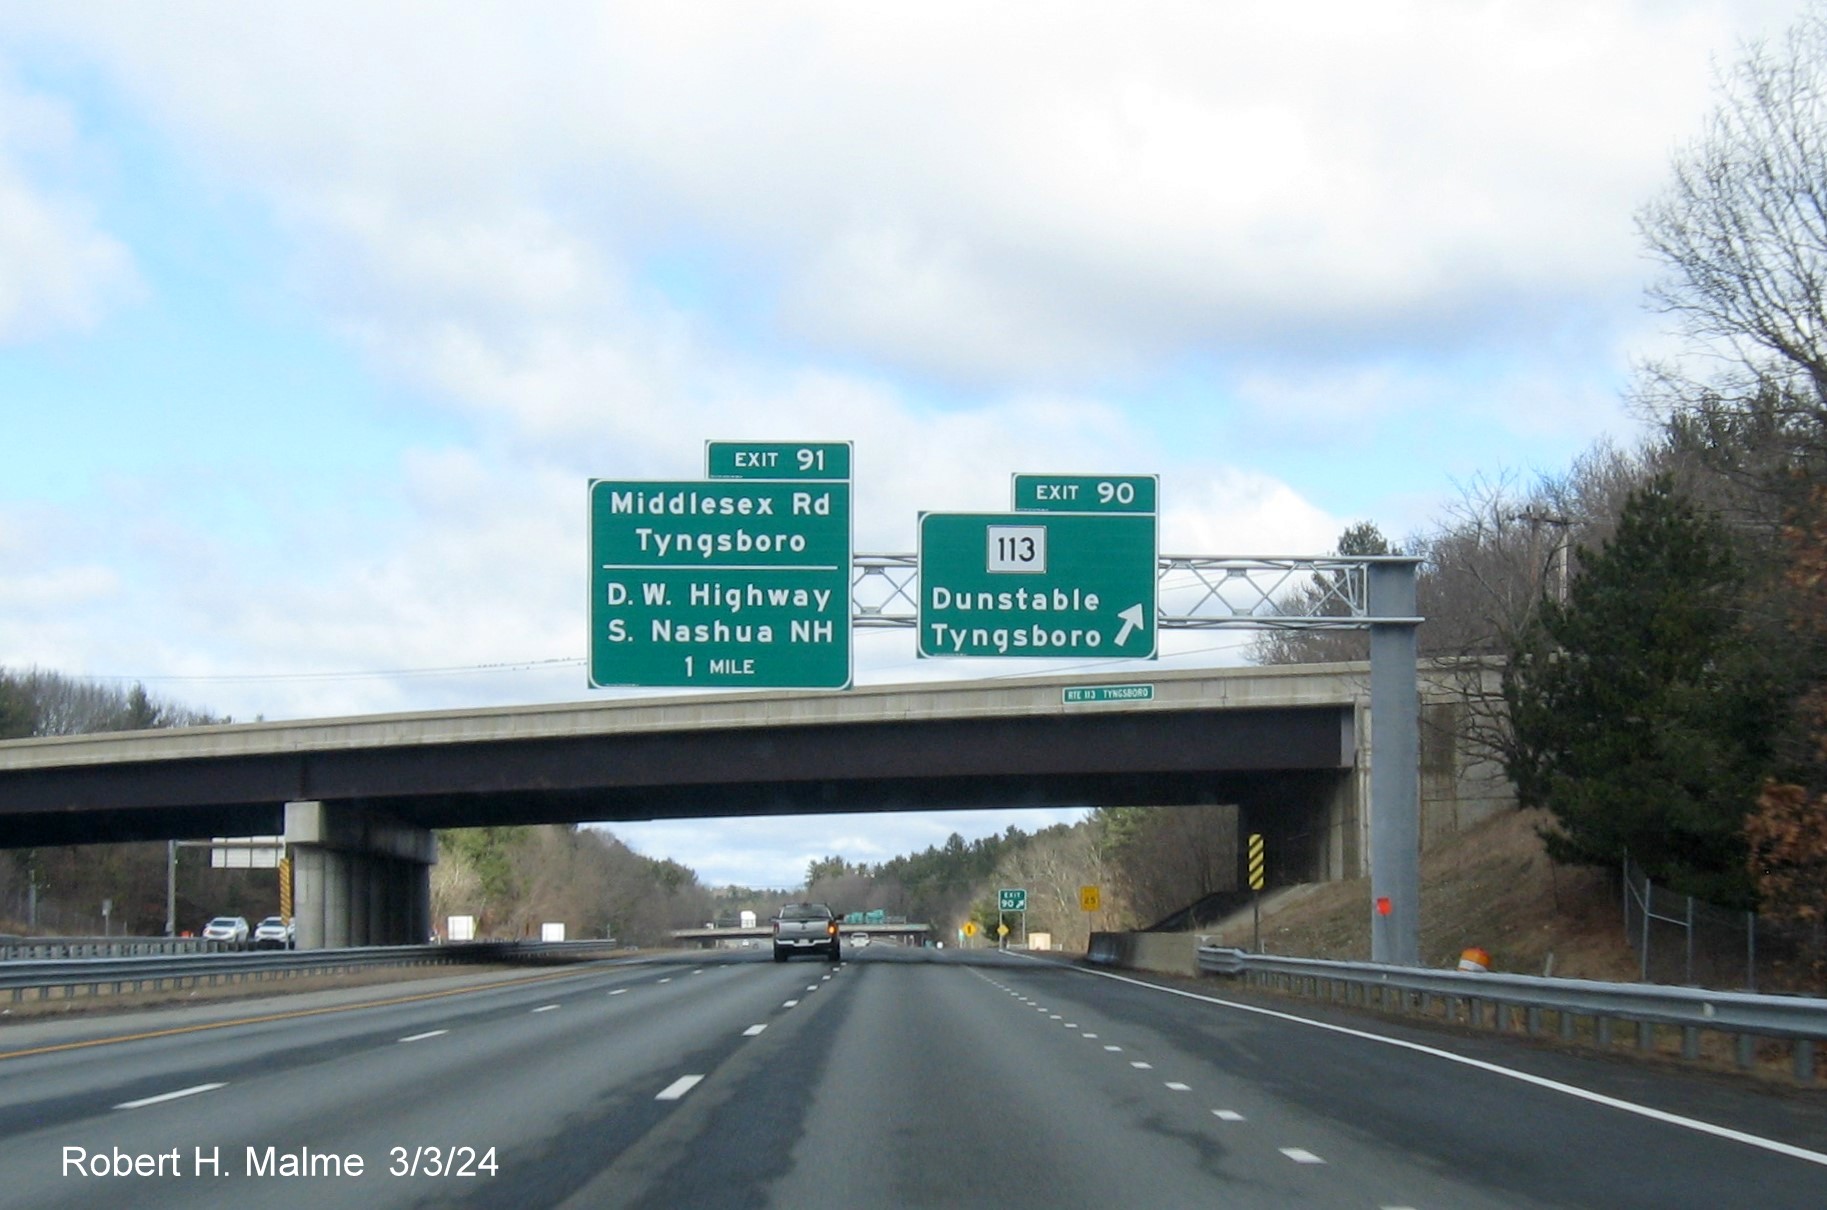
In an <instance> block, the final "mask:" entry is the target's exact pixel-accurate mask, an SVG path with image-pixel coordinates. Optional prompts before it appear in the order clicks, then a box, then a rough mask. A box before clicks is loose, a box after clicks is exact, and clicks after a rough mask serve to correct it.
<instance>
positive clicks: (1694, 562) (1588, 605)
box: [1504, 476, 1785, 904]
mask: <svg viewBox="0 0 1827 1210" xmlns="http://www.w3.org/2000/svg"><path fill="white" fill-rule="evenodd" d="M1578 562H1579V565H1580V567H1581V572H1580V575H1579V576H1578V578H1577V579H1575V580H1574V581H1573V584H1572V586H1571V591H1570V594H1569V598H1568V600H1567V602H1566V604H1564V605H1563V604H1561V603H1560V602H1557V601H1554V600H1546V601H1544V602H1543V603H1542V607H1541V610H1540V612H1539V614H1538V616H1537V618H1536V620H1535V621H1533V622H1532V623H1531V624H1529V625H1528V626H1526V627H1525V628H1524V629H1523V631H1522V633H1521V634H1520V635H1519V636H1518V638H1517V640H1516V642H1515V643H1514V645H1513V649H1512V651H1511V655H1510V660H1509V664H1508V667H1507V668H1506V670H1505V673H1504V699H1505V702H1506V704H1507V706H1508V708H1509V713H1510V720H1511V726H1512V728H1513V732H1514V739H1515V743H1514V745H1513V749H1512V751H1511V753H1510V754H1509V757H1508V759H1507V760H1506V765H1507V767H1508V772H1509V774H1510V777H1511V779H1512V780H1513V781H1514V782H1515V784H1516V787H1517V792H1518V796H1519V798H1520V799H1521V801H1522V803H1523V805H1525V806H1541V807H1546V808H1548V810H1550V811H1551V812H1552V813H1553V815H1554V817H1555V819H1556V821H1557V822H1558V828H1557V829H1555V830H1552V831H1550V832H1548V833H1545V839H1546V840H1547V842H1548V851H1549V853H1550V855H1551V856H1553V857H1554V858H1556V859H1557V860H1563V861H1572V862H1577V863H1582V864H1595V865H1604V864H1610V863H1612V862H1615V861H1617V860H1619V858H1620V857H1621V856H1622V855H1623V854H1624V852H1625V851H1626V850H1628V851H1629V853H1630V855H1631V856H1632V857H1634V858H1635V859H1636V860H1637V861H1638V863H1639V864H1641V865H1642V866H1643V867H1644V869H1646V870H1647V871H1648V872H1649V874H1650V877H1652V878H1654V879H1655V880H1657V881H1658V882H1661V883H1664V884H1667V885H1669V886H1672V887H1675V888H1678V889H1681V890H1684V891H1688V892H1690V893H1693V894H1695V895H1699V896H1701V897H1703V898H1706V899H1709V900H1712V901H1714V902H1720V903H1737V904H1744V903H1748V902H1749V901H1750V899H1751V888H1750V886H1749V885H1748V880H1747V878H1746V875H1745V840H1744V831H1743V829H1744V820H1745V816H1746V814H1747V812H1748V811H1750V810H1751V808H1752V805H1753V804H1754V803H1755V801H1756V798H1757V794H1758V789H1759V786H1760V784H1761V782H1762V780H1763V778H1764V776H1765V775H1766V774H1767V773H1768V772H1769V770H1770V768H1771V766H1772V763H1773V760H1774V752H1775V747H1776V733H1777V730H1778V728H1779V726H1780V725H1781V723H1782V720H1783V718H1784V714H1785V709H1784V707H1785V695H1784V693H1783V690H1782V687H1781V685H1780V684H1779V680H1778V678H1777V676H1776V673H1775V669H1776V661H1775V659H1774V658H1771V657H1770V656H1769V655H1767V654H1766V653H1765V652H1764V651H1763V650H1761V649H1760V647H1759V645H1758V644H1756V643H1754V642H1752V641H1751V639H1750V637H1749V633H1748V632H1747V631H1746V630H1745V628H1744V627H1743V626H1742V624H1741V619H1742V614H1743V608H1744V599H1745V576H1744V573H1743V571H1742V569H1741V568H1740V566H1739V563H1738V561H1737V560H1736V558H1735V557H1734V556H1733V553H1732V548H1731V545H1730V543H1729V541H1728V536H1727V534H1726V533H1725V531H1724V527H1723V526H1721V525H1720V523H1719V522H1718V521H1717V520H1716V519H1715V518H1712V517H1710V516H1708V515H1704V514H1702V513H1701V512H1699V511H1698V510H1697V509H1695V508H1694V506H1693V505H1692V504H1691V503H1689V502H1688V501H1687V500H1685V499H1684V498H1682V497H1681V496H1679V495H1678V494H1677V493H1676V492H1675V490H1674V487H1673V484H1672V482H1671V481H1670V480H1669V479H1668V478H1667V477H1666V476H1663V477H1659V478H1657V479H1655V480H1652V481H1651V482H1650V483H1649V484H1648V485H1647V486H1645V487H1644V488H1642V489H1640V490H1639V491H1637V492H1635V493H1633V494H1632V495H1631V497H1630V498H1629V500H1628V501H1627V502H1626V504H1625V506H1624V510H1623V513H1622V515H1621V517H1620V518H1619V522H1618V528H1617V532H1616V533H1615V535H1614V536H1613V537H1612V538H1611V540H1609V541H1608V542H1606V543H1605V545H1604V547H1603V549H1601V550H1600V551H1599V552H1598V553H1597V554H1593V553H1590V552H1587V551H1584V550H1582V551H1580V552H1579V556H1578Z"/></svg>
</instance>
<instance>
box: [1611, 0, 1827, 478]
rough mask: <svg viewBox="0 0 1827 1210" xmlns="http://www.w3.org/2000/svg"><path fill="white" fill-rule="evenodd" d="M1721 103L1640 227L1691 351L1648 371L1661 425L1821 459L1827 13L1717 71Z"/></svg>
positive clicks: (1826, 399)
mask: <svg viewBox="0 0 1827 1210" xmlns="http://www.w3.org/2000/svg"><path fill="white" fill-rule="evenodd" d="M1718 91H1719V94H1720V97H1719V102H1718V105H1717V107H1716V108H1715V109H1714V111H1713V113H1712V115H1711V116H1710V118H1709V119H1708V121H1707V123H1706V126H1705V128H1704V130H1703V132H1702V134H1701V135H1700V137H1699V138H1698V139H1697V140H1695V141H1694V142H1693V143H1692V144H1690V145H1689V146H1688V147H1686V148H1685V149H1684V150H1683V151H1682V152H1680V153H1679V154H1678V155H1677V156H1676V157H1675V160H1674V163H1673V165H1672V179H1671V181H1670V183H1669V185H1668V187H1667V189H1666V190H1665V191H1664V192H1663V194H1662V195H1661V196H1660V197H1658V198H1656V199H1655V200H1653V201H1652V202H1650V203H1649V204H1648V205H1646V206H1644V207H1643V208H1642V210H1640V211H1639V212H1638V215H1637V227H1638V230H1639V231H1640V233H1641V235H1642V238H1643V241H1644V243H1645V245H1646V246H1647V247H1648V248H1649V250H1650V251H1651V252H1652V253H1653V254H1654V255H1655V256H1656V257H1657V258H1658V259H1659V260H1660V261H1661V262H1662V264H1663V267H1664V270H1665V272H1664V274H1663V276H1662V278H1661V279H1660V280H1659V281H1657V282H1656V283H1655V285H1654V286H1653V287H1652V288H1651V290H1650V299H1651V301H1652V302H1653V303H1654V304H1655V305H1656V306H1658V307H1659V308H1660V309H1661V310H1662V311H1663V312H1664V313H1665V314H1667V315H1669V316H1670V317H1671V318H1672V319H1673V320H1674V322H1675V325H1676V330H1677V332H1678V334H1679V335H1681V336H1682V337H1684V338H1685V340H1686V342H1687V348H1686V353H1687V355H1688V356H1687V357H1686V358H1685V359H1684V360H1683V361H1680V362H1674V363H1665V364H1659V365H1651V366H1649V367H1646V372H1645V375H1644V383H1643V389H1642V399H1643V401H1644V402H1645V404H1646V405H1648V406H1649V407H1650V408H1651V409H1652V410H1653V411H1655V412H1656V413H1657V414H1659V415H1663V416H1673V417H1685V418H1687V419H1688V420H1689V421H1691V422H1693V423H1696V424H1698V425H1700V426H1702V427H1703V428H1711V429H1713V430H1714V431H1716V432H1717V431H1721V428H1722V426H1724V427H1725V428H1730V429H1734V430H1735V431H1736V438H1737V439H1738V440H1740V441H1742V439H1743V438H1745V437H1748V436H1759V435H1761V436H1762V437H1763V438H1765V439H1766V440H1769V441H1774V442H1778V443H1781V444H1784V445H1788V446H1789V447H1791V449H1792V450H1793V451H1794V452H1798V453H1801V454H1804V455H1806V456H1807V457H1808V459H1809V460H1810V461H1811V462H1818V461H1819V458H1820V455H1821V453H1822V452H1823V450H1827V313H1824V307H1827V11H1824V10H1823V8H1822V7H1821V5H1820V4H1819V3H1816V4H1813V5H1810V6H1809V7H1808V8H1807V9H1806V10H1805V11H1804V12H1803V13H1802V14H1801V16H1800V17H1799V18H1798V19H1797V21H1796V23H1795V24H1794V25H1793V26H1792V27H1791V28H1790V29H1789V31H1788V32H1787V34H1786V35H1785V36H1784V38H1783V40H1782V42H1781V44H1780V45H1777V46H1771V45H1768V44H1766V43H1761V42H1760V43H1754V44H1752V45H1750V46H1749V47H1748V48H1747V49H1746V52H1745V54H1744V57H1743V58H1742V59H1740V60H1739V61H1738V62H1737V63H1735V64H1734V65H1733V66H1732V67H1731V68H1729V69H1728V70H1726V71H1725V72H1723V73H1721V75H1720V78H1719V80H1718Z"/></svg>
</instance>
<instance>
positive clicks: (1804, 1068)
mask: <svg viewBox="0 0 1827 1210" xmlns="http://www.w3.org/2000/svg"><path fill="white" fill-rule="evenodd" d="M1198 955H1199V970H1200V972H1201V973H1203V974H1212V975H1229V976H1232V977H1235V978H1242V979H1244V980H1245V981H1246V982H1248V983H1250V984H1252V985H1255V986H1260V987H1269V988H1273V989H1275V990H1279V991H1284V992H1292V993H1294V994H1297V995H1308V996H1315V997H1319V998H1322V999H1326V1000H1331V1001H1335V1002H1342V1003H1347V1004H1356V1005H1362V1006H1364V1007H1368V1008H1375V1009H1380V1010H1382V1011H1385V1012H1401V1013H1419V1014H1421V1015H1425V1016H1429V1017H1433V1018H1435V1019H1442V1020H1446V1021H1453V1022H1461V1023H1465V1024H1470V1025H1474V1026H1478V1027H1483V1026H1485V1025H1486V1024H1487V1023H1488V1024H1489V1025H1490V1027H1492V1028H1494V1029H1498V1030H1505V1031H1508V1030H1513V1029H1515V1028H1517V1025H1518V1020H1517V1018H1518V1015H1519V1014H1520V1017H1521V1025H1522V1028H1523V1029H1525V1030H1526V1031H1527V1032H1528V1033H1530V1034H1541V1033H1542V1032H1543V1030H1544V1026H1545V1024H1546V1018H1547V1016H1548V1015H1549V1014H1553V1015H1554V1017H1555V1024H1556V1026H1557V1028H1558V1031H1559V1034H1560V1037H1561V1039H1562V1040H1564V1041H1569V1042H1571V1041H1575V1040H1577V1039H1578V1038H1580V1037H1581V1036H1583V1035H1582V1031H1581V1030H1580V1022H1581V1021H1582V1020H1584V1021H1588V1022H1590V1023H1591V1033H1592V1037H1593V1038H1594V1039H1595V1040H1596V1041H1597V1043H1598V1045H1600V1046H1602V1047H1604V1046H1610V1045H1611V1044H1612V1034H1613V1025H1614V1023H1616V1022H1620V1021H1622V1022H1628V1023H1632V1024H1634V1025H1635V1026H1636V1033H1637V1039H1636V1043H1637V1047H1638V1049H1639V1050H1643V1051H1650V1050H1654V1049H1656V1045H1657V1042H1656V1030H1657V1028H1658V1027H1664V1028H1676V1029H1679V1030H1680V1031H1681V1054H1682V1057H1683V1058H1685V1059H1688V1060H1695V1059H1698V1058H1699V1057H1700V1052H1701V1046H1700V1038H1701V1035H1702V1034H1703V1033H1716V1034H1725V1035H1732V1036H1733V1037H1734V1039H1735V1048H1736V1056H1735V1057H1736V1060H1737V1062H1738V1065H1739V1066H1740V1067H1742V1068H1749V1067H1752V1066H1753V1065H1754V1064H1755V1062H1756V1057H1757V1043H1758V1041H1759V1040H1772V1041H1777V1042H1781V1043H1784V1044H1786V1045H1787V1046H1788V1047H1789V1048H1790V1051H1791V1057H1792V1070H1793V1072H1794V1075H1795V1079H1796V1080H1797V1081H1798V1082H1800V1083H1804V1084H1806V1083H1811V1082H1812V1081H1813V1080H1814V1051H1815V1044H1816V1043H1817V1042H1821V1041H1823V1040H1827V1000H1821V999H1815V998H1812V997H1807V996H1770V995H1758V994H1754V993H1750V992H1719V991H1709V990H1706V989H1704V988H1695V987H1668V986H1663V985H1660V984H1648V983H1601V982H1597V981H1591V980H1585V979H1549V978H1542V977H1538V976H1534V975H1510V974H1497V973H1474V972H1468V971H1447V970H1428V969H1425V968H1420V967H1405V966H1380V965H1376V964H1374V963H1368V962H1332V961H1325V960H1321V959H1315V958H1284V957H1280V956H1277V955H1271V954H1252V953H1249V952H1247V951H1244V950H1238V949H1229V948H1226V947H1223V946H1214V945H1200V946H1199V947H1198ZM1091 960H1092V961H1093V962H1100V961H1102V962H1109V961H1112V960H1113V959H1111V958H1109V957H1103V958H1100V956H1099V955H1098V954H1096V953H1093V954H1092V955H1091ZM1487 1006H1488V1007H1487Z"/></svg>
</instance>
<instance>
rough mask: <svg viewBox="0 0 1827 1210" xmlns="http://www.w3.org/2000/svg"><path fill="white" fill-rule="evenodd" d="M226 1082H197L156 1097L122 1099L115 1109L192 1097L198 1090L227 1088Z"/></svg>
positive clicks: (208, 1090)
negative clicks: (132, 1099) (188, 1086)
mask: <svg viewBox="0 0 1827 1210" xmlns="http://www.w3.org/2000/svg"><path fill="white" fill-rule="evenodd" d="M227 1087H228V1085H227V1084H198V1085H197V1086H196V1087H195V1088H180V1089H178V1090H177V1091H176V1092H162V1093H160V1094H159V1095H158V1096H156V1097H143V1098H141V1099H140V1100H137V1101H122V1102H121V1103H120V1104H119V1105H116V1106H115V1108H116V1109H143V1108H145V1107H146V1106H148V1105H157V1104H158V1103H160V1102H161V1101H175V1100H177V1099H178V1098H179V1097H194V1096H196V1095H197V1094H198V1093H199V1092H214V1091H215V1090H216V1089H218V1088H227Z"/></svg>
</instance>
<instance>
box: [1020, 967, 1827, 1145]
mask: <svg viewBox="0 0 1827 1210" xmlns="http://www.w3.org/2000/svg"><path fill="white" fill-rule="evenodd" d="M1034 961H1036V962H1038V961H1041V959H1038V958H1037V959H1034ZM1069 969H1071V970H1075V971H1078V972H1079V973H1081V974H1086V975H1096V976H1097V977H1099V978H1100V979H1114V980H1116V981H1117V982H1118V983H1127V984H1130V985H1131V986H1133V987H1145V988H1147V989H1148V990H1150V991H1157V992H1162V993H1165V994H1166V995H1170V996H1180V997H1183V998H1184V999H1187V1000H1200V1001H1203V1002H1204V1003H1206V1004H1216V1005H1218V1006H1219V1007H1220V1008H1234V1009H1236V1010H1237V1011H1239V1012H1246V1013H1255V1014H1256V1015H1258V1016H1262V1017H1272V1018H1274V1019H1275V1020H1277V1021H1287V1022H1289V1023H1291V1024H1294V1025H1305V1026H1309V1027H1310V1028H1313V1029H1323V1030H1326V1031H1328V1032H1329V1033H1335V1034H1344V1035H1345V1036H1346V1037H1350V1038H1362V1039H1363V1040H1364V1041H1367V1042H1380V1043H1382V1044H1383V1045H1385V1046H1394V1047H1398V1048H1400V1049H1402V1050H1412V1051H1414V1052H1415V1053H1416V1054H1423V1055H1432V1056H1433V1057H1434V1058H1436V1059H1445V1060H1446V1061H1447V1062H1449V1063H1458V1064H1460V1065H1462V1066H1465V1067H1472V1068H1476V1069H1477V1070H1479V1071H1488V1072H1490V1073H1491V1074H1492V1075H1498V1076H1504V1077H1506V1078H1508V1079H1512V1080H1519V1081H1521V1082H1522V1083H1524V1084H1533V1085H1534V1086H1535V1087H1537V1088H1545V1089H1547V1090H1548V1091H1550V1092H1558V1093H1561V1094H1563V1095H1565V1096H1570V1097H1576V1098H1578V1099H1579V1100H1582V1101H1590V1102H1591V1103H1592V1104H1594V1105H1604V1106H1606V1107H1607V1108H1610V1109H1618V1110H1622V1111H1623V1112H1625V1113H1634V1114H1636V1115H1637V1116H1638V1117H1643V1118H1648V1119H1650V1120H1651V1121H1653V1122H1662V1123H1664V1124H1665V1125H1669V1126H1679V1127H1681V1128H1682V1129H1684V1130H1692V1131H1695V1132H1697V1133H1699V1134H1709V1135H1712V1136H1713V1137H1714V1138H1720V1139H1727V1140H1729V1141H1731V1142H1734V1143H1743V1144H1745V1145H1746V1146H1747V1147H1758V1148H1761V1149H1763V1150H1764V1151H1770V1152H1774V1153H1776V1154H1777V1155H1786V1156H1789V1157H1790V1158H1791V1159H1798V1160H1806V1161H1807V1162H1808V1163H1810V1164H1819V1165H1821V1166H1822V1167H1827V1154H1823V1153H1822V1152H1819V1151H1810V1150H1808V1149H1807V1148H1806V1147H1796V1146H1793V1145H1791V1144H1789V1143H1782V1142H1778V1141H1777V1140H1775V1139H1766V1138H1764V1137H1762V1136H1761V1135H1755V1134H1746V1133H1745V1132H1744V1131H1742V1130H1733V1129H1732V1128H1731V1127H1730V1126H1718V1125H1715V1124H1714V1123H1712V1122H1703V1121H1701V1120H1700V1119H1699V1118H1689V1117H1683V1116H1681V1115H1680V1114H1678V1113H1669V1112H1667V1111H1666V1110H1662V1109H1652V1108H1651V1107H1650V1106H1648V1105H1639V1104H1637V1103H1636V1102H1634V1101H1624V1100H1620V1099H1619V1098H1617V1097H1608V1096H1606V1095H1605V1094H1604V1093H1602V1092H1593V1091H1592V1090H1591V1089H1588V1088H1580V1087H1578V1086H1576V1085H1573V1084H1563V1083H1562V1082H1561V1081H1559V1080H1550V1079H1548V1078H1547V1077H1546V1076H1538V1075H1531V1074H1530V1073H1529V1072H1526V1071H1518V1070H1516V1069H1515V1068H1514V1067H1502V1066H1499V1065H1498V1064H1496V1063H1490V1062H1487V1061H1485V1060H1484V1059H1473V1058H1468V1057H1467V1056H1465V1055H1456V1054H1454V1053H1453V1052H1452V1051H1450V1050H1439V1049H1436V1048H1435V1047H1432V1046H1423V1045H1422V1044H1421V1043H1419V1042H1410V1041H1408V1040H1407V1039H1405V1038H1388V1037H1384V1036H1383V1035H1381V1034H1373V1033H1370V1032H1368V1031H1366V1030H1362V1029H1352V1028H1351V1027H1350V1026H1348V1025H1334V1024H1332V1023H1331V1022H1328V1021H1314V1020H1311V1019H1309V1018H1307V1017H1297V1016H1295V1015H1294V1014H1293V1013H1284V1012H1280V1011H1278V1010H1276V1009H1273V1008H1261V1007H1258V1006H1257V1005H1254V1004H1240V1003H1238V1002H1237V1001H1235V1000H1221V999H1219V998H1218V997H1216V996H1202V995H1200V994H1199V993H1198V992H1188V991H1181V990H1180V989H1179V988H1177V987H1162V986H1161V985H1160V984H1158V983H1147V982H1144V981H1143V980H1141V979H1131V978H1129V977H1127V976H1125V975H1118V974H1113V973H1111V972H1110V971H1094V970H1086V969H1085V968H1084V967H1082V966H1074V967H1070V968H1069Z"/></svg>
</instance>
